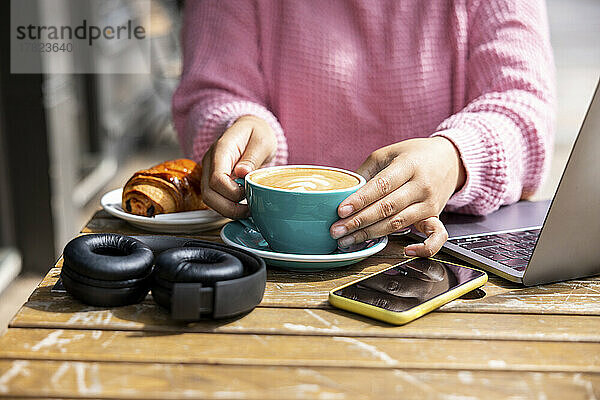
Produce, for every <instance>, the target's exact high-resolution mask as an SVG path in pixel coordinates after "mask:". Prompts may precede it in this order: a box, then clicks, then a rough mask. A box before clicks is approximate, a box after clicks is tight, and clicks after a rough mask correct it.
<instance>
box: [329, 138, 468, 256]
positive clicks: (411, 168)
mask: <svg viewBox="0 0 600 400" xmlns="http://www.w3.org/2000/svg"><path fill="white" fill-rule="evenodd" d="M358 173H360V174H361V175H363V176H364V177H365V178H366V179H367V181H368V182H367V183H366V184H365V185H364V186H363V187H362V188H360V189H359V190H358V191H356V193H354V194H351V195H350V196H348V197H347V198H346V199H345V200H344V201H342V203H341V204H340V206H339V208H338V214H339V216H340V218H342V219H341V220H339V221H337V222H336V223H334V224H333V225H332V226H331V230H330V232H331V236H332V237H333V238H334V239H339V240H338V243H339V245H340V246H342V247H347V246H349V245H351V244H353V243H360V242H364V241H365V240H367V239H371V238H376V237H381V236H385V235H388V234H390V233H393V232H396V231H398V230H400V229H402V228H405V227H408V226H410V225H412V224H414V226H415V228H417V229H418V230H419V231H421V232H423V233H425V234H426V235H427V236H428V238H427V240H425V242H424V243H422V244H415V245H410V246H407V247H406V248H405V250H404V251H405V253H406V255H418V256H421V257H430V256H432V255H433V254H435V253H437V252H438V251H439V250H440V249H441V247H442V246H443V244H444V243H445V242H446V239H447V238H448V233H447V232H446V229H445V228H444V225H443V224H442V222H441V221H440V220H439V219H438V218H437V217H438V216H439V214H440V212H441V211H442V209H443V208H444V206H445V205H446V202H447V201H448V199H450V196H452V194H453V193H454V192H455V191H456V190H458V189H459V188H461V187H462V186H463V184H464V182H465V170H464V166H463V165H462V161H461V160H460V155H459V153H458V150H457V149H456V147H454V144H453V143H452V142H450V140H448V139H446V138H444V137H439V136H438V137H433V138H423V139H409V140H405V141H403V142H400V143H396V144H393V145H390V146H387V147H383V148H381V149H379V150H377V151H375V152H373V153H372V154H371V155H370V156H369V158H367V160H366V161H365V162H364V163H363V164H362V165H361V166H360V168H359V169H358Z"/></svg>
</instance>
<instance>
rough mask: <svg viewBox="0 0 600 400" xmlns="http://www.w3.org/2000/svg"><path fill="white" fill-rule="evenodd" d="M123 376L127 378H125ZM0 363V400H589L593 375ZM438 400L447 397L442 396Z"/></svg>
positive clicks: (595, 392)
mask: <svg viewBox="0 0 600 400" xmlns="http://www.w3.org/2000/svg"><path fill="white" fill-rule="evenodd" d="M123 370H127V371H128V373H126V374H124V373H123ZM356 375H357V374H356V371H354V370H351V369H348V368H319V367H317V368H308V367H304V368H296V367H281V366H271V367H253V366H247V367H240V366H225V365H173V364H155V363H150V364H145V363H144V364H110V363H94V362H73V361H32V360H14V361H2V360H0V396H1V395H2V393H6V392H8V389H9V387H10V390H11V391H10V393H11V394H12V395H13V396H23V397H29V396H31V397H45V398H50V397H55V398H63V397H69V398H71V397H82V398H89V397H93V398H121V399H139V398H144V399H179V398H183V397H185V398H203V399H223V398H244V399H257V400H258V399H265V400H268V399H277V400H280V399H306V398H320V399H332V400H336V399H337V400H342V399H353V400H354V399H355V400H360V399H369V398H377V399H398V398H402V399H407V398H413V399H423V398H439V397H443V396H444V394H451V395H452V397H451V398H454V399H459V398H460V399H478V398H485V399H506V398H508V397H511V398H514V399H517V398H519V399H529V398H538V399H561V400H562V399H570V400H576V399H591V398H594V397H598V396H599V395H600V390H599V389H598V388H599V387H600V375H598V374H589V373H548V372H544V373H539V372H506V371H485V372H483V371H468V370H460V371H439V370H405V369H389V370H378V369H363V370H361V371H360V375H361V378H362V379H356ZM444 398H450V396H448V397H444Z"/></svg>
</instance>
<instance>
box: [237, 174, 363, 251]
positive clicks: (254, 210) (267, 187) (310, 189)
mask: <svg viewBox="0 0 600 400" xmlns="http://www.w3.org/2000/svg"><path fill="white" fill-rule="evenodd" d="M365 183H366V181H365V178H363V177H362V176H361V175H359V174H357V173H355V172H351V171H346V170H343V169H339V168H332V167H321V166H314V165H285V166H277V167H267V168H261V169H258V170H255V171H252V172H251V173H249V174H248V175H246V178H245V180H244V184H245V189H246V199H247V200H248V207H249V208H250V215H251V217H252V220H253V222H254V225H255V226H256V227H257V229H258V230H259V231H260V233H261V234H262V236H263V237H264V238H265V240H266V241H267V243H269V246H270V247H271V248H272V249H273V250H275V251H278V252H281V253H294V254H329V253H332V252H334V251H335V250H336V249H337V241H336V240H334V239H333V238H332V237H331V236H330V234H329V228H330V227H331V225H332V224H333V223H334V222H335V221H337V220H338V219H339V216H338V214H337V208H338V206H339V205H340V203H341V202H342V201H343V200H344V199H345V198H346V197H348V196H349V195H350V194H352V193H354V192H356V191H357V190H358V189H359V188H360V187H362V186H363V185H364V184H365Z"/></svg>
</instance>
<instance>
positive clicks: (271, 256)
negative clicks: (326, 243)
mask: <svg viewBox="0 0 600 400" xmlns="http://www.w3.org/2000/svg"><path fill="white" fill-rule="evenodd" d="M221 239H223V241H224V242H225V243H226V244H228V245H230V246H233V247H237V248H240V249H244V250H247V251H250V252H252V253H254V254H256V255H257V256H259V257H262V258H263V259H264V260H265V262H266V263H267V264H268V265H272V266H274V267H279V268H283V269H287V270H290V271H298V272H315V271H324V270H326V269H331V268H339V267H344V266H346V265H351V264H355V263H357V262H359V261H362V260H364V259H365V258H367V257H369V256H371V255H373V254H375V253H378V252H380V251H381V250H383V249H384V248H385V246H386V245H387V243H388V239H387V237H382V238H379V239H375V240H369V241H367V242H365V243H361V244H359V245H356V246H352V247H351V248H347V249H338V250H336V251H335V252H333V253H331V254H290V253H279V252H276V251H273V250H272V249H271V248H270V247H269V245H268V244H267V242H266V241H265V239H264V238H263V237H262V235H261V234H260V232H258V231H257V230H255V229H253V228H252V227H251V226H249V225H248V224H242V223H241V222H239V221H233V222H229V223H228V224H226V225H225V226H224V227H223V229H221Z"/></svg>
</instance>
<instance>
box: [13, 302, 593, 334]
mask: <svg viewBox="0 0 600 400" xmlns="http://www.w3.org/2000/svg"><path fill="white" fill-rule="evenodd" d="M51 300H52V296H49V299H48V300H47V301H42V300H39V299H38V300H34V301H29V302H27V303H26V304H25V305H24V307H23V308H21V310H20V311H19V312H18V313H17V315H16V316H15V317H14V318H13V320H12V322H11V325H10V326H11V327H14V328H25V327H31V328H57V329H102V330H134V331H165V332H218V333H258V334H286V335H345V336H380V337H415V338H455V339H469V338H477V339H483V338H486V339H496V340H540V341H598V342H600V316H570V315H531V314H491V313H451V312H445V313H441V312H433V313H431V314H428V315H426V316H424V317H422V318H420V319H418V320H416V321H414V322H412V323H410V324H407V325H404V326H399V327H394V326H390V325H388V324H385V323H383V322H379V321H376V320H372V319H369V318H366V317H362V316H360V315H356V314H352V313H348V312H345V311H341V310H321V309H299V308H282V309H277V308H270V307H259V308H257V309H255V310H254V311H253V312H251V313H249V314H246V315H244V316H243V317H242V318H240V319H235V320H229V321H203V322H199V323H193V324H181V323H177V322H175V321H173V320H171V319H170V317H169V314H168V312H167V311H166V310H165V309H163V308H161V307H159V306H157V305H156V304H155V303H154V302H152V301H144V302H143V303H140V304H134V305H130V306H125V307H119V308H114V309H103V308H97V307H88V306H85V305H83V304H81V303H79V302H77V301H74V300H73V299H71V298H70V297H68V296H61V297H60V298H58V299H56V298H54V299H53V300H52V301H51Z"/></svg>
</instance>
